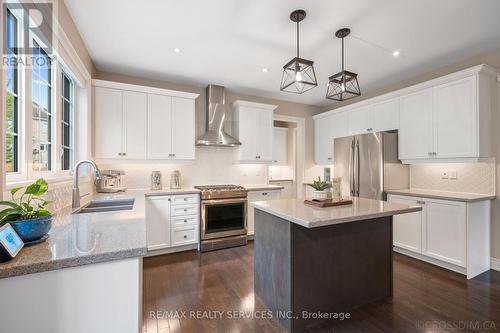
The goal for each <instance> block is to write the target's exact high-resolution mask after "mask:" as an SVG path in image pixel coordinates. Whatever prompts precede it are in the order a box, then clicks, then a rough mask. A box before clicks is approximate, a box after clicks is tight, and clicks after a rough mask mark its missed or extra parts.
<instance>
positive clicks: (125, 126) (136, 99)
mask: <svg viewBox="0 0 500 333" xmlns="http://www.w3.org/2000/svg"><path fill="white" fill-rule="evenodd" d="M94 92H95V97H94V99H95V101H94V116H95V122H94V124H95V157H96V158H103V159H115V158H127V159H144V158H146V154H145V148H146V118H147V95H146V94H145V93H141V92H133V91H123V90H119V89H111V88H104V87H95V90H94Z"/></svg>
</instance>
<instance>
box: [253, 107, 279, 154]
mask: <svg viewBox="0 0 500 333" xmlns="http://www.w3.org/2000/svg"><path fill="white" fill-rule="evenodd" d="M273 125H274V113H273V111H271V110H258V111H257V131H256V132H255V133H254V135H255V138H256V139H257V142H256V145H257V146H256V148H257V156H259V157H258V160H259V161H262V162H271V161H272V160H273V136H274V126H273Z"/></svg>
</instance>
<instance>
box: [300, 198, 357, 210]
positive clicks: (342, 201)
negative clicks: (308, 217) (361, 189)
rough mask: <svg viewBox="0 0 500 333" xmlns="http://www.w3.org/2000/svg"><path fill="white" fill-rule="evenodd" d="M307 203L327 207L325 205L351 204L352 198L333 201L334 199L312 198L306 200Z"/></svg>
mask: <svg viewBox="0 0 500 333" xmlns="http://www.w3.org/2000/svg"><path fill="white" fill-rule="evenodd" d="M304 203H305V204H306V205H310V206H315V207H320V208H325V207H335V206H345V205H351V204H352V200H341V201H333V200H324V201H312V200H307V199H306V200H304Z"/></svg>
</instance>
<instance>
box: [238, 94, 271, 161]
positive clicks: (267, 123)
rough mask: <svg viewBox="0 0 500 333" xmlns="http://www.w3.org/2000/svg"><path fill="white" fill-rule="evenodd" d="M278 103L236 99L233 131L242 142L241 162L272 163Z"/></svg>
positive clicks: (240, 148) (240, 149)
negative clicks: (275, 112)
mask: <svg viewBox="0 0 500 333" xmlns="http://www.w3.org/2000/svg"><path fill="white" fill-rule="evenodd" d="M276 107H277V106H276V105H269V104H261V103H253V102H247V101H240V100H238V101H235V102H234V103H233V108H234V122H233V124H234V127H233V133H234V135H235V137H236V138H238V140H240V142H241V146H240V147H239V148H238V149H239V155H238V160H239V162H241V163H269V164H270V163H272V162H273V137H274V109H276Z"/></svg>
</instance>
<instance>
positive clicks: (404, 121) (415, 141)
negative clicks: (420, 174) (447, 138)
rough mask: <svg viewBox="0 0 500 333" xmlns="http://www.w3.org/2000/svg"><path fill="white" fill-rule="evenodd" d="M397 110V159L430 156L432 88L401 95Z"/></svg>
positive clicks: (431, 149)
mask: <svg viewBox="0 0 500 333" xmlns="http://www.w3.org/2000/svg"><path fill="white" fill-rule="evenodd" d="M399 110H400V111H399V128H400V130H399V146H398V147H399V155H398V156H399V159H400V160H411V159H421V158H422V159H426V158H429V157H432V151H433V128H432V123H433V121H432V119H433V114H432V88H429V89H425V90H422V91H418V92H415V93H411V94H408V95H405V96H401V99H400V109H399Z"/></svg>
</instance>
